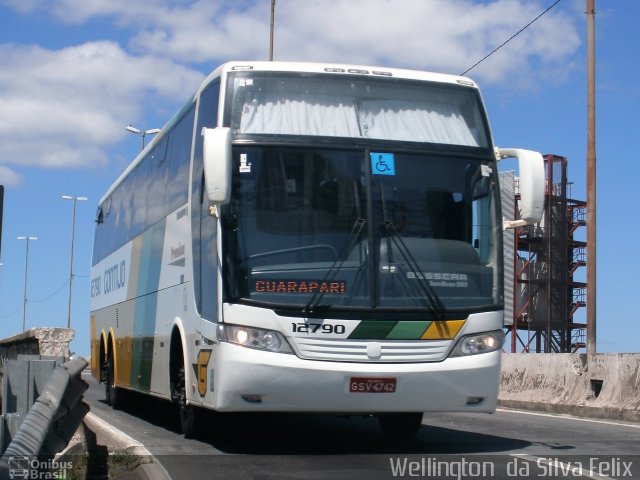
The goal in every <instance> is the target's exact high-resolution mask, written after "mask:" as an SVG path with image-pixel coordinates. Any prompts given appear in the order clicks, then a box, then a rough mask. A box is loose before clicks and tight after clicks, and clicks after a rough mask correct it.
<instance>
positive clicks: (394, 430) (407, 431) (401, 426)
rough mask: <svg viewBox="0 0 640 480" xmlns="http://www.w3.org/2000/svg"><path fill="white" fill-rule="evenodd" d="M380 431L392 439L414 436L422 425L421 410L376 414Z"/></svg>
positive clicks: (405, 438) (407, 438) (406, 438)
mask: <svg viewBox="0 0 640 480" xmlns="http://www.w3.org/2000/svg"><path fill="white" fill-rule="evenodd" d="M378 422H379V423H380V428H381V429H382V433H384V434H385V435H386V436H388V437H391V438H394V439H404V440H409V439H411V438H413V437H415V436H416V434H417V433H418V431H419V430H420V426H421V425H422V413H421V412H418V413H416V412H408V413H384V414H381V415H379V416H378Z"/></svg>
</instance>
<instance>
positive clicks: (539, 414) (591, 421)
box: [496, 408, 640, 429]
mask: <svg viewBox="0 0 640 480" xmlns="http://www.w3.org/2000/svg"><path fill="white" fill-rule="evenodd" d="M496 411H497V412H506V413H519V414H521V415H535V416H538V417H550V418H562V419H564V420H573V421H576V422H589V423H600V424H603V425H614V426H616V427H629V428H638V429H640V425H634V424H631V423H619V422H609V421H607V420H596V419H593V418H580V417H572V416H570V415H562V414H553V413H541V412H525V411H523V410H511V409H509V408H496Z"/></svg>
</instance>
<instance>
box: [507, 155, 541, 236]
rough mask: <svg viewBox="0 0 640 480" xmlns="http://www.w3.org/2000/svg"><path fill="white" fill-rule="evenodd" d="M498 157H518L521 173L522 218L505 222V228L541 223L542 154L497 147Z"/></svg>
mask: <svg viewBox="0 0 640 480" xmlns="http://www.w3.org/2000/svg"><path fill="white" fill-rule="evenodd" d="M496 158H497V159H498V160H501V159H503V158H517V159H518V169H519V171H520V172H519V173H520V220H515V221H510V222H505V228H515V227H521V226H524V225H533V224H534V223H540V221H541V220H542V214H543V213H544V190H545V178H544V160H543V159H542V155H540V154H539V153H538V152H532V151H531V150H522V149H519V148H497V149H496Z"/></svg>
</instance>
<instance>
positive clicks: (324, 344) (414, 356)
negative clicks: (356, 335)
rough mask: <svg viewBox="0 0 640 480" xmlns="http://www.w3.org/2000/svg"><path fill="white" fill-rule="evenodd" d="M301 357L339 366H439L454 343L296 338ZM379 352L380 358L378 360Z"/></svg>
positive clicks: (445, 341)
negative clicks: (423, 363) (437, 364)
mask: <svg viewBox="0 0 640 480" xmlns="http://www.w3.org/2000/svg"><path fill="white" fill-rule="evenodd" d="M294 341H295V345H296V350H297V353H298V356H299V357H300V358H304V359H307V360H325V361H336V362H373V363H375V362H378V363H403V362H438V361H441V360H444V358H445V357H446V354H447V352H448V350H449V346H450V345H451V340H327V339H318V338H295V339H294ZM378 352H379V356H378Z"/></svg>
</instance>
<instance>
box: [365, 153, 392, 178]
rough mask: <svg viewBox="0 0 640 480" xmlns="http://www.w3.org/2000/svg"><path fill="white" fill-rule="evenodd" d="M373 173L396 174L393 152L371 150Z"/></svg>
mask: <svg viewBox="0 0 640 480" xmlns="http://www.w3.org/2000/svg"><path fill="white" fill-rule="evenodd" d="M370 156H371V173H373V174H374V175H395V174H396V163H395V158H394V156H393V153H378V152H371V153H370Z"/></svg>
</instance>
